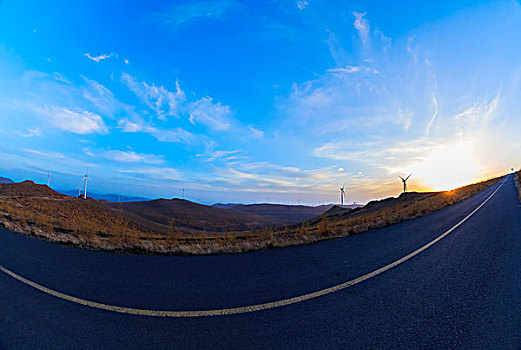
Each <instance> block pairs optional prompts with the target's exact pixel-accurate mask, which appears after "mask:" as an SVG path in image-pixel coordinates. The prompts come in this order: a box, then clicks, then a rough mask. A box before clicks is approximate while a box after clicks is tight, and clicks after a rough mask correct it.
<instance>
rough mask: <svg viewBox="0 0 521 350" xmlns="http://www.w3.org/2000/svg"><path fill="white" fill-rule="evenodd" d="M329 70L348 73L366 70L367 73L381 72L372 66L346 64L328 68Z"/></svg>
mask: <svg viewBox="0 0 521 350" xmlns="http://www.w3.org/2000/svg"><path fill="white" fill-rule="evenodd" d="M327 71H328V72H331V73H347V74H351V73H359V72H366V73H373V74H378V73H379V72H378V70H376V69H374V68H371V67H367V66H345V67H339V68H331V69H328V70H327Z"/></svg>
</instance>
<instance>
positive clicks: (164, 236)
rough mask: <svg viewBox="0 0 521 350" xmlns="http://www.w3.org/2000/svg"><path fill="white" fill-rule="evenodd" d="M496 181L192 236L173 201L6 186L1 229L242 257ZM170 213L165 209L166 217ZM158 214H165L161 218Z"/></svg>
mask: <svg viewBox="0 0 521 350" xmlns="http://www.w3.org/2000/svg"><path fill="white" fill-rule="evenodd" d="M497 181H498V179H492V180H488V181H485V182H481V183H478V184H473V185H469V186H465V187H462V188H459V189H456V190H453V191H450V192H436V193H407V194H405V195H402V196H400V197H399V198H389V199H385V200H381V201H375V202H371V203H369V204H368V205H367V206H366V207H364V208H361V209H356V210H350V209H344V210H339V209H340V208H333V209H331V210H330V211H328V212H326V213H324V214H323V215H322V216H321V217H320V218H318V219H317V218H316V219H311V220H307V221H304V222H302V223H300V224H297V225H291V226H286V227H284V228H280V229H270V228H268V227H265V228H263V229H256V230H244V231H240V232H226V233H222V232H221V233H220V232H205V231H186V230H184V228H183V227H182V226H179V225H176V224H175V221H172V220H170V222H168V224H167V222H166V221H167V219H168V215H167V213H166V214H165V212H164V211H165V208H164V206H165V205H166V204H170V205H171V204H172V203H165V202H169V201H166V200H163V202H159V204H158V206H159V207H158V208H154V207H152V208H147V209H148V214H149V215H144V214H143V213H141V214H140V216H138V215H135V211H134V213H133V212H131V210H129V211H126V210H125V209H124V207H123V205H121V207H116V208H114V207H113V205H112V204H110V205H109V204H107V203H106V202H104V201H94V200H87V201H85V200H81V199H76V198H70V197H66V196H63V195H61V194H58V193H56V192H54V191H52V190H51V189H49V188H48V187H47V186H41V185H35V184H34V183H31V182H24V183H22V184H13V185H2V188H1V189H0V225H3V226H5V227H7V228H8V229H11V230H14V231H18V232H22V233H26V234H30V235H34V236H38V237H41V238H44V239H48V240H51V241H55V242H62V243H68V244H74V245H80V246H83V247H89V248H96V249H105V250H118V251H124V252H139V253H160V254H161V253H166V254H210V253H225V252H243V251H250V250H257V249H263V248H269V247H283V246H289V245H296V244H304V243H310V242H316V241H320V240H324V239H332V238H336V237H343V236H348V235H353V234H358V233H361V232H366V231H368V230H372V229H377V228H381V227H384V226H387V225H392V224H395V223H398V222H401V221H404V220H409V219H413V218H415V217H419V216H422V215H425V214H429V213H432V212H434V211H437V210H439V209H442V208H444V207H446V206H448V205H451V204H453V203H456V202H458V201H461V200H464V199H467V198H469V197H471V196H473V195H475V194H477V193H478V192H480V191H482V190H484V189H485V188H487V187H489V186H490V185H492V184H493V183H495V182H497ZM174 204H176V205H178V204H181V203H180V202H176V203H174ZM192 204H193V203H192ZM129 205H130V206H131V205H133V204H129ZM162 207H163V208H162ZM201 207H205V206H201ZM194 208H198V207H197V205H196V207H194ZM205 208H208V207H205ZM205 208H203V209H205ZM134 209H135V208H134ZM169 209H170V208H169V207H168V206H166V210H167V212H168V210H169ZM213 209H219V208H213ZM156 210H159V211H160V212H161V210H162V211H163V212H162V213H163V214H157V213H156V214H154V211H156ZM220 210H224V211H226V210H225V209H220ZM213 213H215V212H213ZM196 214H197V215H196ZM192 215H193V216H195V217H199V219H200V218H204V215H205V214H204V213H203V214H201V212H197V211H196V210H195V209H194V210H193V212H192V213H190V216H192ZM235 215H242V216H244V214H239V213H236V214H235ZM246 221H249V219H247V220H246Z"/></svg>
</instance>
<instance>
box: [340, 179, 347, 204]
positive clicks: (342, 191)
mask: <svg viewBox="0 0 521 350" xmlns="http://www.w3.org/2000/svg"><path fill="white" fill-rule="evenodd" d="M345 187H346V184H345V182H344V184H343V185H342V188H340V205H341V207H342V208H343V207H344V197H345V196H346V192H345V191H344V188H345Z"/></svg>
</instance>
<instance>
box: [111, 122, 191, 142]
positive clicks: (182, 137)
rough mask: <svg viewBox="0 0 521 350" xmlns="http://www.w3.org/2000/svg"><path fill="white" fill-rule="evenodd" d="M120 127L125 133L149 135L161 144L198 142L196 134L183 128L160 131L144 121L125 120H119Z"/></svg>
mask: <svg viewBox="0 0 521 350" xmlns="http://www.w3.org/2000/svg"><path fill="white" fill-rule="evenodd" d="M118 127H119V128H120V129H121V130H122V131H123V132H143V133H146V134H149V135H151V136H153V137H155V138H156V139H157V140H158V141H161V142H176V143H184V144H188V145H190V144H195V143H197V142H198V141H197V137H196V136H195V135H194V134H192V133H190V132H189V131H187V130H185V129H182V128H173V129H160V128H157V127H155V126H152V125H148V124H146V123H144V122H143V121H132V120H129V119H125V118H124V119H120V120H118Z"/></svg>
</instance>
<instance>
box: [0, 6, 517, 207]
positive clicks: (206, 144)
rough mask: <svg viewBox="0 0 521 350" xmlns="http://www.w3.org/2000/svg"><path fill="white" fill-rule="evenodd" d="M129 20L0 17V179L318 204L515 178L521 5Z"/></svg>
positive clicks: (14, 13) (151, 13)
mask: <svg viewBox="0 0 521 350" xmlns="http://www.w3.org/2000/svg"><path fill="white" fill-rule="evenodd" d="M122 4H123V2H120V1H108V2H107V1H105V2H96V1H95V2H91V3H89V5H88V6H84V5H78V4H69V3H67V2H63V1H57V2H53V3H52V4H45V5H42V4H38V3H36V2H34V3H33V5H32V6H28V5H27V4H21V3H19V2H16V1H4V2H1V3H0V68H1V69H0V118H1V119H0V120H1V121H2V127H1V128H0V134H1V135H2V138H1V139H0V169H1V172H2V174H1V175H0V176H5V177H7V178H11V179H13V180H21V179H31V180H33V181H34V182H36V183H44V184H45V183H46V182H47V174H51V186H50V187H51V188H59V189H61V190H69V189H70V190H74V189H75V188H77V186H78V184H79V183H80V180H81V178H82V177H83V176H84V173H85V171H86V168H87V166H88V167H89V177H90V178H91V180H89V191H93V192H95V193H98V194H105V193H107V194H112V193H115V194H121V195H126V196H137V197H144V198H160V197H162V198H172V197H175V198H181V199H187V200H192V201H197V202H199V203H219V202H221V203H235V202H238V203H243V204H251V203H253V202H257V203H258V202H270V203H271V204H277V202H280V203H281V204H297V203H300V204H312V203H314V204H313V205H317V203H327V204H334V203H336V202H339V189H340V187H342V184H343V183H345V186H346V192H347V199H346V201H347V202H348V203H353V202H355V201H356V202H357V203H358V202H360V203H367V202H368V201H370V200H373V199H380V198H386V197H390V196H396V195H398V194H400V193H401V192H402V186H403V185H402V182H401V180H400V179H399V176H407V174H409V173H412V174H413V175H412V177H411V179H410V182H408V183H407V186H408V190H410V191H441V190H451V189H454V188H457V187H460V186H463V185H466V184H470V183H473V182H477V181H480V180H483V179H486V178H490V177H495V176H497V175H499V174H505V173H510V169H511V168H514V169H518V168H519V165H518V154H519V153H520V151H521V141H520V139H519V135H518V131H519V130H521V118H520V117H521V115H520V111H521V108H520V107H521V96H520V95H521V89H520V87H521V63H520V62H521V47H519V45H518V43H519V42H521V5H520V4H519V2H517V1H494V2H492V1H464V2H458V3H457V4H456V3H453V2H450V1H444V2H437V3H436V4H418V3H416V2H413V1H405V2H403V3H400V4H393V5H392V6H391V5H387V6H381V3H379V2H376V1H370V2H363V3H362V2H360V3H351V4H344V3H341V2H323V1H313V0H307V1H305V0H298V1H293V0H292V1H289V0H288V1H279V2H275V3H265V4H249V3H245V2H241V1H234V0H220V1H213V2H212V1H182V2H176V3H175V4H168V3H166V2H154V3H153V4H146V3H138V4H136V3H131V4H127V3H125V7H124V8H125V12H124V13H122V12H120V8H121V6H122ZM183 192H184V193H185V195H184V196H183V195H182V193H183Z"/></svg>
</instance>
